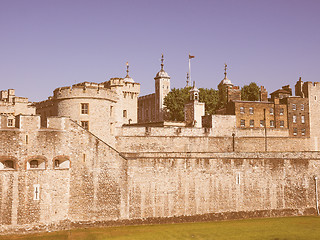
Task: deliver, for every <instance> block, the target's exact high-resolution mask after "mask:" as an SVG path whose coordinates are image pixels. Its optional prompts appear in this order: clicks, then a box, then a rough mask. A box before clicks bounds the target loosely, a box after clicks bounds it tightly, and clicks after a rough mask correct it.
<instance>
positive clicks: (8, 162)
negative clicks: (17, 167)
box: [4, 160, 14, 169]
mask: <svg viewBox="0 0 320 240" xmlns="http://www.w3.org/2000/svg"><path fill="white" fill-rule="evenodd" d="M4 169H14V165H13V161H12V160H6V161H4Z"/></svg>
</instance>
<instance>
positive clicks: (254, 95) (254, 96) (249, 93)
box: [241, 82, 260, 101]
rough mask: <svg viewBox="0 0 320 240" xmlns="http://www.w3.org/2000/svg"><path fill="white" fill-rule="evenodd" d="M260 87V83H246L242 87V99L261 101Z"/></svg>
mask: <svg viewBox="0 0 320 240" xmlns="http://www.w3.org/2000/svg"><path fill="white" fill-rule="evenodd" d="M259 99H260V89H259V87H258V85H257V84H256V83H254V82H251V83H250V84H249V85H244V86H243V87H242V88H241V100H243V101H259Z"/></svg>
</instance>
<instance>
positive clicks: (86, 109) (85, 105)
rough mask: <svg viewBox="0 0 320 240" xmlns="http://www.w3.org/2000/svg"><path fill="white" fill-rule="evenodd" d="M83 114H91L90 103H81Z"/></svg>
mask: <svg viewBox="0 0 320 240" xmlns="http://www.w3.org/2000/svg"><path fill="white" fill-rule="evenodd" d="M81 114H89V103H81Z"/></svg>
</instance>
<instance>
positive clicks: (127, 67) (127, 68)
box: [126, 62, 129, 77]
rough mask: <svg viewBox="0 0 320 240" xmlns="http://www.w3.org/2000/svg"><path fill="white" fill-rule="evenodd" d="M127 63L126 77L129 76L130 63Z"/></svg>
mask: <svg viewBox="0 0 320 240" xmlns="http://www.w3.org/2000/svg"><path fill="white" fill-rule="evenodd" d="M126 65H127V76H126V77H129V63H128V62H126Z"/></svg>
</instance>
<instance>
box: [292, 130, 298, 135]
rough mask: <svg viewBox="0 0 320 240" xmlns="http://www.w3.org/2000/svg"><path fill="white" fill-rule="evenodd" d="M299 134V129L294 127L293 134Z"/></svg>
mask: <svg viewBox="0 0 320 240" xmlns="http://www.w3.org/2000/svg"><path fill="white" fill-rule="evenodd" d="M297 134H298V130H297V129H296V128H294V129H293V135H294V136H297Z"/></svg>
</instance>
